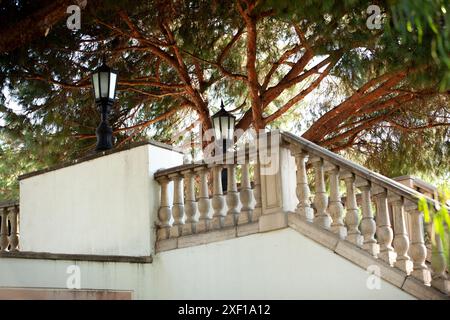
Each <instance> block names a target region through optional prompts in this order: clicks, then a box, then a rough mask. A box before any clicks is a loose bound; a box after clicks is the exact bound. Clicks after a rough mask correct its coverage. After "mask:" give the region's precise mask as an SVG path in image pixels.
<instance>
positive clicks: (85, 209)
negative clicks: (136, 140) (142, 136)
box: [20, 145, 182, 256]
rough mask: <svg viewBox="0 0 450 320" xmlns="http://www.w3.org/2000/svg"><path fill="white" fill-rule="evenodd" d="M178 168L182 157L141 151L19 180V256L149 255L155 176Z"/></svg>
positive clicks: (160, 150)
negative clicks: (21, 253)
mask: <svg viewBox="0 0 450 320" xmlns="http://www.w3.org/2000/svg"><path fill="white" fill-rule="evenodd" d="M180 164H182V154H179V153H177V152H174V151H170V150H167V149H163V148H160V147H156V146H153V145H143V146H140V147H136V148H132V149H129V150H125V151H121V152H117V153H113V154H110V155H107V156H103V157H99V158H96V159H92V160H89V161H85V162H80V163H78V164H76V165H71V166H68V167H65V168H62V169H58V170H54V171H49V172H47V173H43V174H40V175H36V176H32V177H29V178H26V179H24V180H21V181H20V228H21V230H20V233H21V239H20V248H21V251H35V252H51V253H73V254H100V255H127V256H143V255H149V254H151V252H152V243H154V241H153V240H154V239H153V238H152V237H153V231H154V230H153V224H154V221H156V220H155V218H156V217H155V215H156V214H157V208H158V204H159V199H158V197H159V189H160V188H159V186H158V184H157V182H156V181H155V180H154V179H153V174H154V172H155V171H156V170H158V169H161V168H167V167H172V166H176V165H180Z"/></svg>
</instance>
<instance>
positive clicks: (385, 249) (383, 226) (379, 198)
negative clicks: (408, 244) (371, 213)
mask: <svg viewBox="0 0 450 320" xmlns="http://www.w3.org/2000/svg"><path fill="white" fill-rule="evenodd" d="M375 199H376V202H375V203H376V208H377V217H376V223H377V238H378V243H379V244H380V253H379V254H378V258H380V259H381V260H384V261H386V262H387V263H389V265H390V266H394V262H395V257H396V253H395V251H394V248H393V247H392V240H393V239H394V232H393V231H392V226H391V221H390V218H389V207H388V201H387V192H386V189H384V188H380V192H379V193H377V194H376V196H375Z"/></svg>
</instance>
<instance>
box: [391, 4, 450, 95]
mask: <svg viewBox="0 0 450 320" xmlns="http://www.w3.org/2000/svg"><path fill="white" fill-rule="evenodd" d="M390 2H391V11H392V20H393V24H394V26H395V29H396V30H397V31H399V32H400V33H401V36H402V40H403V41H409V42H411V43H412V44H413V45H414V46H415V47H419V48H426V50H427V51H428V52H429V54H430V55H431V56H432V57H433V59H434V61H435V63H437V64H439V65H441V67H443V69H444V70H445V71H444V72H445V73H444V75H443V77H442V81H441V89H442V90H444V89H445V88H447V87H448V86H449V85H450V55H449V52H450V6H449V4H450V2H449V1H448V0H428V1H423V0H397V1H390Z"/></svg>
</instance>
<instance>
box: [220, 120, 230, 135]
mask: <svg viewBox="0 0 450 320" xmlns="http://www.w3.org/2000/svg"><path fill="white" fill-rule="evenodd" d="M229 120H230V118H229V117H220V122H221V124H222V139H223V140H226V139H228V130H229V128H230V125H229Z"/></svg>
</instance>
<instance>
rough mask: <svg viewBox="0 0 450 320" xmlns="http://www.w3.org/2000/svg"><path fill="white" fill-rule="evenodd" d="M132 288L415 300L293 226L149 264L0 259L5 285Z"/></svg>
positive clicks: (233, 295)
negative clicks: (74, 274) (71, 275)
mask: <svg viewBox="0 0 450 320" xmlns="http://www.w3.org/2000/svg"><path fill="white" fill-rule="evenodd" d="M71 264H76V265H78V266H79V267H80V276H81V278H80V279H81V289H109V290H119V291H120V290H125V291H127V290H131V291H133V298H135V299H413V297H412V296H410V295H409V294H407V293H405V292H403V291H402V290H400V289H398V288H397V287H395V286H393V285H391V284H389V283H387V282H385V281H383V280H381V289H380V290H369V289H368V288H367V286H366V282H367V279H368V276H369V274H368V273H367V272H366V271H365V270H363V269H361V268H360V267H358V266H356V265H354V264H352V263H351V262H349V261H347V260H345V259H344V258H342V257H340V256H338V255H336V254H334V253H333V252H332V251H330V250H328V249H326V248H324V247H322V246H321V245H319V244H317V243H315V242H313V241H312V240H310V239H308V238H306V237H304V236H303V235H301V234H299V233H298V232H296V231H294V230H292V229H282V230H278V231H272V232H267V233H259V234H254V235H251V236H246V237H241V238H236V239H233V240H226V241H222V242H216V243H210V244H206V245H202V246H196V247H190V248H185V249H178V250H173V251H166V252H162V253H158V254H156V255H155V256H154V261H153V263H151V264H135V263H110V262H108V263H106V262H104V263H99V262H71V261H51V260H22V259H10V258H8V259H6V258H5V259H3V258H2V259H1V263H0V287H41V288H65V286H66V281H67V277H68V274H67V273H66V270H67V267H68V266H69V265H71Z"/></svg>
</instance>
